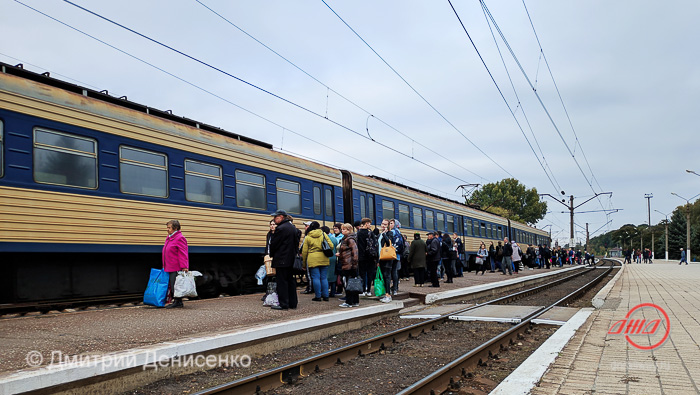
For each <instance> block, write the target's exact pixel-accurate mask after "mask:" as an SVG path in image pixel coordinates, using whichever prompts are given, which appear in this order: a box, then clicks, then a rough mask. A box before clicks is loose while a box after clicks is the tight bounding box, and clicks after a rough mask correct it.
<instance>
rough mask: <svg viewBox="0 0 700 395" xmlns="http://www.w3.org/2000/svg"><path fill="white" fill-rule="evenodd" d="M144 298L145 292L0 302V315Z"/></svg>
mask: <svg viewBox="0 0 700 395" xmlns="http://www.w3.org/2000/svg"><path fill="white" fill-rule="evenodd" d="M142 300H143V294H125V295H114V296H99V297H92V298H80V299H64V300H49V301H43V302H30V303H8V304H0V317H2V316H4V315H9V314H17V315H19V316H24V315H26V314H27V313H31V312H39V313H42V314H46V313H48V312H50V311H66V310H67V309H79V310H80V309H86V308H88V307H93V306H111V305H117V306H121V305H124V304H127V303H140V302H141V301H142Z"/></svg>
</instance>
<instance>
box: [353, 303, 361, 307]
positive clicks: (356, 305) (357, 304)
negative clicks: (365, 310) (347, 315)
mask: <svg viewBox="0 0 700 395" xmlns="http://www.w3.org/2000/svg"><path fill="white" fill-rule="evenodd" d="M352 307H360V304H359V303H355V304H354V305H352Z"/></svg>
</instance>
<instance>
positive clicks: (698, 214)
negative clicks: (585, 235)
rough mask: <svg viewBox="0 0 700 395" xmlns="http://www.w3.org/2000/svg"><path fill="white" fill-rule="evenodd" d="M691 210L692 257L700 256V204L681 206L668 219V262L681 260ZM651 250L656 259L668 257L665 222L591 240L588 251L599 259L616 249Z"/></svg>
mask: <svg viewBox="0 0 700 395" xmlns="http://www.w3.org/2000/svg"><path fill="white" fill-rule="evenodd" d="M688 210H690V251H691V253H692V254H693V257H697V256H698V253H700V238H699V237H698V232H699V231H700V200H696V201H695V202H694V203H692V204H690V205H685V204H684V205H682V206H678V207H676V208H675V209H674V210H673V213H671V215H670V216H669V217H668V258H669V259H671V260H675V259H678V260H679V259H680V258H681V248H683V249H685V248H686V230H687V228H686V226H687V225H686V224H687V220H686V216H687V212H688ZM652 233H653V234H654V248H653V249H652V248H651V237H652ZM642 246H643V248H649V249H652V250H653V251H654V257H655V258H657V259H663V258H664V256H665V255H666V219H665V218H664V219H662V220H661V221H660V222H659V223H657V224H656V225H653V226H651V227H649V226H648V225H647V224H641V225H633V224H625V225H622V226H621V227H620V228H619V229H616V230H613V231H610V232H607V233H604V234H602V235H599V236H596V237H593V238H592V239H590V246H589V250H593V251H595V253H596V255H598V256H602V255H601V254H603V253H605V252H606V251H608V250H609V249H610V248H613V247H622V249H623V250H627V249H629V248H632V249H639V248H640V247H642Z"/></svg>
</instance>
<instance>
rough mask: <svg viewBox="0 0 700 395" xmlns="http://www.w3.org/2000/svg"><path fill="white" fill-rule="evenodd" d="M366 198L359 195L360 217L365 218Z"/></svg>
mask: <svg viewBox="0 0 700 395" xmlns="http://www.w3.org/2000/svg"><path fill="white" fill-rule="evenodd" d="M366 205H367V199H366V198H365V195H360V218H367V207H366Z"/></svg>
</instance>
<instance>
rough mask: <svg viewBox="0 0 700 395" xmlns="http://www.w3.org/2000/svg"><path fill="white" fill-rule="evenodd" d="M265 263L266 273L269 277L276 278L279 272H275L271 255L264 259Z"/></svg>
mask: <svg viewBox="0 0 700 395" xmlns="http://www.w3.org/2000/svg"><path fill="white" fill-rule="evenodd" d="M263 261H264V262H265V272H266V273H267V275H268V276H274V275H275V274H277V271H276V270H275V268H274V267H272V257H271V256H269V255H265V258H263Z"/></svg>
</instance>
